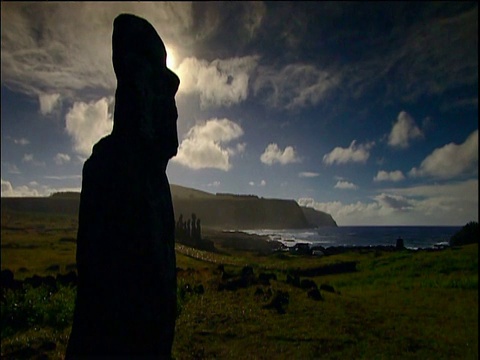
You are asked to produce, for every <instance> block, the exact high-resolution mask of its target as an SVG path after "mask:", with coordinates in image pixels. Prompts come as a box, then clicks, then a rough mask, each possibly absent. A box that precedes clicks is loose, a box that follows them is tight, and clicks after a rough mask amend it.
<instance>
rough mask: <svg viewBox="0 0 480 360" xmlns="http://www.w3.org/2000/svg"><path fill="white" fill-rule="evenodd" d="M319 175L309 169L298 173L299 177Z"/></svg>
mask: <svg viewBox="0 0 480 360" xmlns="http://www.w3.org/2000/svg"><path fill="white" fill-rule="evenodd" d="M319 175H320V174H319V173H316V172H310V171H302V172H300V173H298V177H301V178H313V177H317V176H319Z"/></svg>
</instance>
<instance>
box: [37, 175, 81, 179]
mask: <svg viewBox="0 0 480 360" xmlns="http://www.w3.org/2000/svg"><path fill="white" fill-rule="evenodd" d="M44 178H45V179H50V180H71V179H81V178H82V175H61V176H57V175H46V176H44Z"/></svg>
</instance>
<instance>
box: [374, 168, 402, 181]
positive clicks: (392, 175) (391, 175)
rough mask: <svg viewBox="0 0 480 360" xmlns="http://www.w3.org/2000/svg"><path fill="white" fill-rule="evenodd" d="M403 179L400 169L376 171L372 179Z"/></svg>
mask: <svg viewBox="0 0 480 360" xmlns="http://www.w3.org/2000/svg"><path fill="white" fill-rule="evenodd" d="M404 179H405V176H404V175H403V173H402V172H401V171H400V170H395V171H390V172H387V171H384V170H380V171H378V173H377V175H375V177H374V178H373V181H375V182H379V181H393V182H397V181H402V180H404Z"/></svg>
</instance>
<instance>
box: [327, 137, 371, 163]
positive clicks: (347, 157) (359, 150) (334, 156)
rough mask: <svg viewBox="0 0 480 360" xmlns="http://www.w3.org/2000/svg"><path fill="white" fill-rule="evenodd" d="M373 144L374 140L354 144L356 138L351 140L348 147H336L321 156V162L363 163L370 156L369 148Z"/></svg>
mask: <svg viewBox="0 0 480 360" xmlns="http://www.w3.org/2000/svg"><path fill="white" fill-rule="evenodd" d="M374 145H375V142H370V143H366V144H360V145H358V146H357V145H356V140H353V141H352V142H351V144H350V146H349V147H348V148H342V147H336V148H335V149H333V150H332V151H331V152H329V153H328V154H325V155H324V156H323V162H324V163H325V164H327V165H332V164H335V163H337V164H346V163H349V162H360V163H365V162H366V161H367V160H368V158H369V157H370V149H371V148H372V147H373V146H374Z"/></svg>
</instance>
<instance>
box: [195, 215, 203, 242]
mask: <svg viewBox="0 0 480 360" xmlns="http://www.w3.org/2000/svg"><path fill="white" fill-rule="evenodd" d="M195 240H202V227H201V225H200V219H198V220H197V233H196V238H195Z"/></svg>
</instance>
